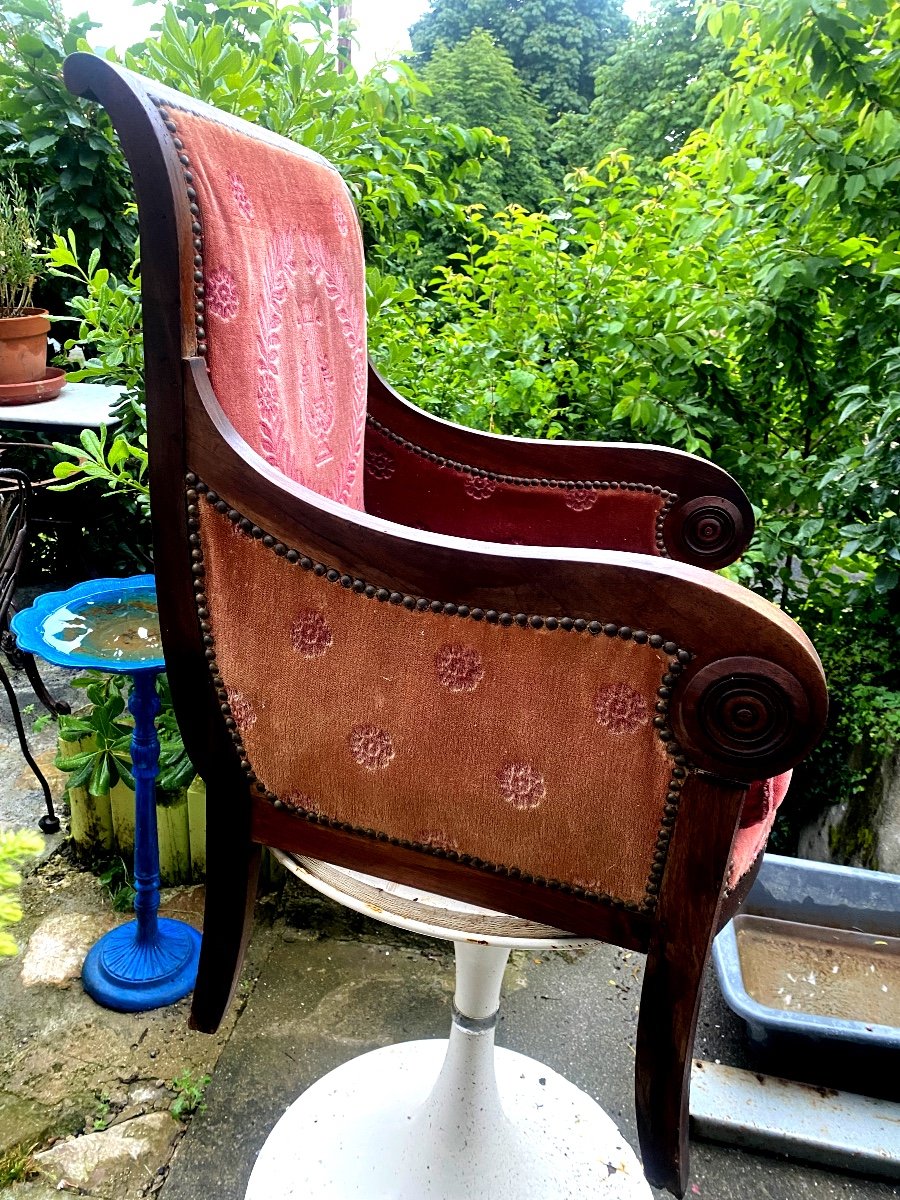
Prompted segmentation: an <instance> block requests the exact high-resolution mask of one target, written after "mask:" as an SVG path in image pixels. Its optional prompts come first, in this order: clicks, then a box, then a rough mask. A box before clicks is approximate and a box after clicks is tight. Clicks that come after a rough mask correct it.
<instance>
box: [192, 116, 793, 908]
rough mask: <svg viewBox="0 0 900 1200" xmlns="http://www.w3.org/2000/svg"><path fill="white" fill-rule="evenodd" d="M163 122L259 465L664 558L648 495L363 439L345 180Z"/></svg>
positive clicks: (222, 373) (361, 288)
mask: <svg viewBox="0 0 900 1200" xmlns="http://www.w3.org/2000/svg"><path fill="white" fill-rule="evenodd" d="M168 115H169V117H171V118H172V119H173V121H174V124H175V136H177V138H178V139H179V140H180V142H181V143H182V144H183V150H184V154H185V156H186V159H187V162H188V166H189V176H190V180H189V182H190V184H191V186H192V188H193V190H194V192H195V203H196V204H197V206H198V207H199V218H200V223H201V227H202V242H200V243H199V244H198V245H197V249H198V252H199V253H198V255H197V258H196V259H195V266H196V268H197V269H198V270H199V271H201V272H202V279H203V289H204V298H203V313H202V320H203V321H204V322H205V326H204V327H205V336H206V344H207V363H208V366H209V371H210V376H211V381H212V384H213V388H214V390H215V392H216V395H217V397H218V399H219V401H220V403H221V404H222V407H223V409H224V411H225V414H226V416H227V417H228V419H229V420H230V421H231V423H232V424H233V425H234V427H235V429H236V430H237V431H238V433H239V434H240V435H241V436H242V437H243V438H244V440H245V441H246V442H247V443H248V444H249V445H250V446H251V447H252V448H253V449H254V450H255V451H256V452H257V453H258V454H260V455H261V456H262V457H263V458H264V459H265V460H266V461H267V462H268V463H270V464H271V465H272V466H273V467H275V468H277V469H278V470H280V471H281V472H282V473H283V474H285V475H286V476H288V477H289V478H291V479H293V480H294V481H296V482H298V483H300V484H303V485H304V486H305V487H308V488H310V489H312V490H313V491H316V492H317V493H319V494H320V495H322V496H326V497H328V498H329V499H332V500H336V501H338V502H339V503H342V504H346V505H348V506H350V507H353V508H357V509H363V508H364V507H365V508H366V510H367V511H369V512H373V513H375V514H376V515H379V516H384V517H387V518H388V519H393V520H397V521H400V522H401V523H405V524H410V525H414V526H418V527H421V528H426V529H429V530H433V531H436V532H444V533H450V534H456V535H462V536H467V535H468V536H472V537H476V538H479V539H486V540H495V541H499V542H507V543H518V544H523V543H525V544H528V543H534V544H539V545H544V544H556V545H568V546H580V547H584V548H593V547H597V548H604V547H609V546H610V545H615V546H616V547H617V548H619V549H625V550H631V551H635V552H638V553H644V554H658V553H659V545H658V542H657V524H658V522H659V520H660V519H661V518H662V516H663V515H664V514H665V511H666V507H667V504H669V503H671V500H672V499H674V498H673V497H672V498H670V496H669V494H668V493H666V492H663V491H661V489H659V488H652V487H649V486H647V485H644V484H635V483H630V482H629V481H627V480H621V481H610V482H609V483H604V484H602V485H600V484H594V483H585V484H583V485H577V484H575V485H573V484H569V485H568V486H567V485H566V484H565V483H563V484H559V485H556V484H551V483H550V482H549V481H546V480H545V481H543V482H541V481H539V480H532V479H518V478H517V479H512V478H509V479H507V478H505V477H504V478H494V479H491V478H488V477H487V476H486V475H485V473H484V472H481V471H477V470H475V469H474V468H467V467H466V465H465V464H460V463H455V462H453V461H449V460H446V459H440V460H438V461H434V455H430V456H423V455H422V454H421V453H420V451H419V449H418V448H416V447H413V446H410V445H409V444H408V443H404V442H402V440H401V439H399V438H396V437H392V436H391V435H390V432H389V431H387V430H382V429H381V428H380V427H378V425H377V422H376V423H375V424H374V425H370V426H369V428H368V431H367V430H366V389H367V353H366V318H365V266H364V259H363V245H362V236H361V233H360V229H359V222H358V220H357V217H356V211H355V208H354V206H353V202H352V200H351V198H350V196H349V193H348V192H347V189H346V187H345V185H344V183H343V181H342V179H341V177H340V175H339V174H338V172H337V171H336V170H335V169H334V168H333V167H332V166H331V165H330V164H329V163H327V162H326V161H325V160H324V159H322V158H320V157H319V156H318V155H316V154H314V153H312V152H311V151H308V150H305V149H304V148H302V147H300V146H297V145H295V144H294V143H291V142H288V141H285V140H284V139H281V138H278V137H275V136H274V135H271V134H266V133H264V132H263V131H254V135H253V136H249V135H247V134H244V133H242V132H238V131H237V130H235V129H232V128H229V127H228V126H226V125H223V124H222V123H220V122H219V121H218V120H217V119H216V118H215V116H214V115H213V114H211V115H210V116H209V117H206V116H200V115H198V114H196V113H188V112H185V111H183V110H175V109H172V110H170V111H169V113H168ZM364 451H365V453H364ZM413 467H414V471H412V474H413V475H414V476H415V485H414V486H411V481H410V478H408V476H410V474H411V470H410V468H413ZM364 475H365V504H364V494H363V485H364ZM413 493H414V496H413ZM411 499H412V500H414V502H413V503H411ZM789 782H790V772H788V773H787V774H786V775H782V776H779V777H778V778H776V779H772V780H768V781H765V782H763V783H758V784H754V785H752V787H751V790H750V793H749V796H748V799H747V803H746V805H745V810H744V818H743V819H742V822H741V828H740V831H739V833H738V835H737V838H736V840H735V845H734V855H733V860H732V866H731V873H730V878H729V887H733V886H734V885H735V884H736V883H737V882H738V880H739V879H740V878H741V877H742V876H743V875H744V874H745V873H746V872H747V871H748V870H749V869H750V867H751V866H752V864H753V863H754V862H755V860H756V858H757V857H758V855H759V854H760V852H761V851H762V849H763V848H764V846H765V843H766V839H767V838H768V835H769V833H770V832H771V829H772V826H773V824H774V821H775V817H776V814H777V810H778V806H779V805H780V804H781V801H782V800H783V798H784V795H785V793H786V792H787V788H788V784H789Z"/></svg>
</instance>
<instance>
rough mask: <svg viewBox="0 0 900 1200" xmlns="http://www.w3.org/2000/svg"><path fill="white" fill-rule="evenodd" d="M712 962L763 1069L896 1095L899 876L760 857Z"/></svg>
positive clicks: (899, 1037)
mask: <svg viewBox="0 0 900 1200" xmlns="http://www.w3.org/2000/svg"><path fill="white" fill-rule="evenodd" d="M713 962H714V964H715V969H716V975H717V977H718V981H719V986H720V987H721V989H722V994H723V996H724V997H725V1000H726V1002H727V1004H728V1005H729V1007H730V1008H732V1009H733V1010H734V1012H736V1013H737V1014H738V1015H739V1016H740V1017H742V1018H743V1020H744V1021H745V1022H746V1026H747V1032H748V1035H749V1038H750V1042H751V1045H752V1046H753V1047H754V1048H755V1050H756V1051H757V1054H758V1056H759V1058H760V1059H761V1060H762V1061H763V1062H764V1063H765V1065H766V1067H767V1068H770V1069H775V1070H778V1071H780V1072H782V1073H784V1072H786V1071H788V1070H793V1071H794V1073H797V1074H799V1075H800V1076H802V1077H806V1078H813V1079H816V1080H825V1081H827V1082H829V1083H831V1085H832V1086H838V1085H840V1086H851V1087H856V1088H857V1089H858V1090H865V1091H868V1092H870V1093H877V1094H882V1095H889V1096H894V1097H896V1096H897V1095H898V1094H900V1083H898V1081H897V1068H898V1067H900V876H898V875H887V874H883V873H881V872H878V871H865V870H860V869H857V868H855V867H841V866H835V865H833V864H831V863H817V862H808V861H805V860H802V859H796V858H784V857H781V856H780V855H775V854H767V855H766V856H765V859H764V860H763V865H762V869H761V870H760V873H759V876H758V878H757V880H756V883H755V884H754V885H753V888H752V889H751V891H750V893H749V895H748V897H747V900H746V902H745V904H744V906H743V909H742V912H741V913H740V914H739V915H738V916H737V917H736V918H735V919H734V920H733V921H731V922H729V924H728V925H726V927H725V928H724V929H723V930H722V932H721V933H720V934H719V936H718V937H717V938H716V941H715V944H714V946H713Z"/></svg>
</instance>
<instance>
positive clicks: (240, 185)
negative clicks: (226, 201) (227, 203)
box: [228, 171, 256, 221]
mask: <svg viewBox="0 0 900 1200" xmlns="http://www.w3.org/2000/svg"><path fill="white" fill-rule="evenodd" d="M228 183H229V186H230V187H231V196H232V199H233V200H234V204H235V208H237V210H238V212H239V213H240V214H241V216H242V217H243V218H244V220H246V221H252V220H253V218H254V217H255V216H256V213H255V212H254V210H253V201H252V200H251V199H250V196H249V193H248V192H247V187H246V185H245V183H244V181H243V179H241V177H240V175H238V173H237V171H229V172H228Z"/></svg>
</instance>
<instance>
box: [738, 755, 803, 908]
mask: <svg viewBox="0 0 900 1200" xmlns="http://www.w3.org/2000/svg"><path fill="white" fill-rule="evenodd" d="M792 775H793V771H785V773H784V774H783V775H776V776H775V778H774V779H766V780H763V781H762V782H761V783H752V784H751V785H750V791H749V792H748V794H747V799H746V800H745V801H744V811H743V813H742V814H741V827H740V829H739V830H738V832H737V837H736V838H735V839H734V850H733V853H732V859H731V873H730V875H729V877H728V887H729V888H733V887H734V886H735V884H736V883H737V882H738V881H739V880H740V878H741V877H742V876H743V875H745V874H746V873H747V872H748V871H749V870H750V868H751V867H752V866H753V864H754V863H755V862H756V859H757V858H758V857H759V855H760V854H761V853H762V851H763V850H764V849H765V846H766V842H767V840H768V837H769V834H770V833H771V832H772V826H773V825H774V824H775V818H776V817H777V816H778V809H779V807H780V805H781V802H782V800H784V798H785V796H786V795H787V790H788V788H789V787H790V784H791V776H792Z"/></svg>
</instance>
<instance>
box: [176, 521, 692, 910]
mask: <svg viewBox="0 0 900 1200" xmlns="http://www.w3.org/2000/svg"><path fill="white" fill-rule="evenodd" d="M200 536H201V543H202V550H203V565H204V570H205V585H206V592H205V594H206V603H207V606H208V610H209V621H210V624H211V632H212V639H213V641H214V646H215V660H216V669H217V671H218V673H219V676H220V677H221V680H222V681H223V683H224V688H225V690H226V691H227V706H228V709H229V717H228V719H229V721H231V722H233V728H234V731H235V737H236V738H239V739H240V744H241V749H242V752H243V753H244V754H245V756H246V760H247V762H248V763H249V765H250V766H251V767H252V771H253V773H254V775H255V777H256V779H257V781H258V786H259V787H260V788H261V789H262V790H264V791H265V792H266V793H268V795H269V797H270V799H271V800H272V801H277V802H278V803H279V804H281V805H284V806H285V807H286V808H288V809H290V810H292V811H293V812H294V813H296V815H297V818H298V820H303V819H306V820H309V819H312V820H315V821H317V822H325V823H336V824H338V826H339V827H345V828H346V827H349V828H352V829H353V830H356V831H360V832H366V831H370V832H371V833H377V834H378V835H380V836H383V837H388V838H391V839H398V840H399V841H400V842H402V843H404V844H407V845H411V846H413V847H414V848H417V849H422V850H425V851H426V852H427V851H429V850H431V851H435V850H437V851H440V852H444V853H446V852H464V853H465V854H466V855H468V856H470V857H472V858H474V859H475V860H477V861H478V862H480V863H482V864H483V866H484V868H485V869H488V870H490V869H498V870H502V871H503V872H504V873H508V872H509V871H510V870H513V871H516V872H520V873H522V874H523V875H526V876H530V877H535V878H536V879H539V880H542V881H544V882H546V883H548V884H550V885H551V886H560V885H562V886H563V887H568V888H578V889H583V890H584V891H585V892H587V893H588V894H589V895H590V896H592V897H594V898H596V899H597V900H598V901H600V902H605V903H614V904H617V905H621V906H624V907H626V908H629V909H632V910H635V911H642V910H644V909H645V908H646V907H647V906H650V907H652V905H653V903H654V897H655V894H656V891H657V885H658V881H659V879H660V877H661V873H662V869H663V863H664V857H665V856H664V853H661V851H663V850H664V848H665V845H666V844H667V841H668V836H669V830H670V828H671V826H672V824H673V822H674V813H675V810H676V807H677V799H678V792H679V789H680V787H681V784H682V780H683V778H684V776H685V772H684V770H683V768H681V767H680V766H678V765H677V764H676V763H675V762H674V760H673V759H672V757H671V754H670V753H668V752H667V746H666V741H665V740H664V737H665V735H664V733H663V731H662V730H661V729H660V728H659V726H658V723H655V718H657V717H658V708H659V706H660V701H659V698H658V689H660V688H661V687H662V688H664V687H665V685H664V677H668V676H667V672H668V671H669V670H670V669H671V667H672V665H673V663H674V664H677V658H676V657H675V656H674V655H673V653H672V651H671V647H670V648H669V650H668V651H667V649H665V648H663V646H662V645H661V644H660V642H661V640H662V639H656V638H654V639H653V644H651V642H650V640H649V637H648V635H646V634H643V635H641V636H640V638H639V639H637V640H636V639H635V638H634V637H631V636H625V637H622V636H602V635H601V636H596V635H594V634H592V633H591V632H590V631H588V630H587V628H586V626H587V624H588V623H587V622H585V621H581V622H579V628H578V629H576V628H571V629H569V630H566V629H564V628H560V627H559V624H558V623H557V622H550V626H549V627H548V625H547V624H544V625H543V626H542V627H540V628H536V627H534V626H533V625H531V624H527V625H525V626H524V627H523V626H521V625H519V624H516V623H515V622H513V621H510V622H509V623H501V622H500V621H499V620H493V619H486V616H485V615H482V616H481V617H479V616H478V613H477V610H476V612H475V615H474V617H473V613H472V611H470V610H468V609H465V607H464V606H463V607H461V608H459V609H458V610H456V611H451V612H449V613H448V612H447V611H445V606H443V605H438V606H436V607H437V609H438V611H434V610H433V609H432V607H431V606H430V605H429V604H428V602H426V601H423V602H421V603H416V604H411V605H410V604H406V605H405V604H403V603H402V602H401V603H397V602H393V603H392V602H391V599H390V598H389V597H390V593H388V592H387V591H386V590H385V589H376V588H374V587H372V588H366V587H365V586H364V585H362V586H354V582H355V581H352V580H351V579H350V578H349V577H347V576H344V577H338V576H337V572H333V573H329V572H326V571H325V569H324V568H323V569H322V571H321V573H317V570H316V564H315V563H314V562H313V560H312V559H310V558H307V557H305V556H303V555H302V554H301V555H300V556H299V558H298V559H297V560H296V561H291V560H289V559H288V558H287V557H286V556H285V555H279V554H277V553H275V552H274V551H273V549H272V548H270V547H267V546H266V545H265V544H264V541H262V540H260V539H258V538H257V539H254V537H253V536H252V535H249V534H248V533H246V532H243V531H242V530H241V527H240V524H239V522H235V521H234V520H233V519H229V516H228V515H227V514H221V513H218V512H217V511H216V510H215V509H214V508H212V507H210V506H209V505H203V506H201V520H200ZM330 575H333V576H334V577H333V578H332V577H330ZM360 583H361V581H360ZM395 596H396V593H395ZM398 598H399V597H398ZM409 599H411V598H409ZM493 617H494V618H496V617H497V614H496V613H494V614H493ZM677 669H680V668H677ZM663 707H664V706H663ZM209 819H210V820H211V821H212V820H215V814H214V813H210V817H209Z"/></svg>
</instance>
